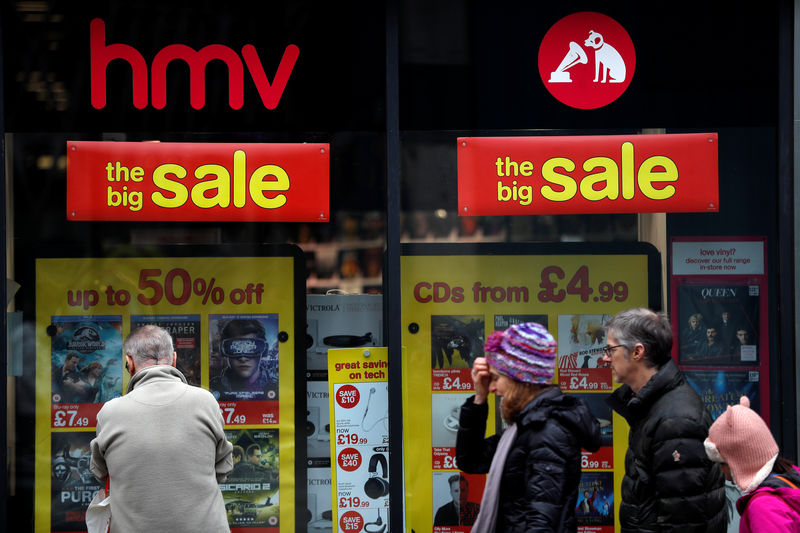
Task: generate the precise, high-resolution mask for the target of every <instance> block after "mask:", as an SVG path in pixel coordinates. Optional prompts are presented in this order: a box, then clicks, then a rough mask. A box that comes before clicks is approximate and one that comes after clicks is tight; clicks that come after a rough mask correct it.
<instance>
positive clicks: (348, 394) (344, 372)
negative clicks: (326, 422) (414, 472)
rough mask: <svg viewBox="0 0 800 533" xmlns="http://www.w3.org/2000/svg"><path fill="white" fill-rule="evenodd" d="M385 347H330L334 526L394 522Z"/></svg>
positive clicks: (376, 526)
mask: <svg viewBox="0 0 800 533" xmlns="http://www.w3.org/2000/svg"><path fill="white" fill-rule="evenodd" d="M388 368H389V362H388V350H387V349H386V348H345V349H340V350H328V383H329V385H328V387H329V393H328V398H329V399H330V400H329V401H330V413H331V422H332V424H331V435H333V438H332V439H331V488H332V491H333V502H334V504H333V528H334V530H335V531H339V532H342V533H358V532H360V531H376V532H377V531H383V530H384V529H385V528H386V526H387V524H388V523H389V510H390V508H389V482H390V480H389V386H388V385H389V382H388V377H389V376H388V374H389V372H388Z"/></svg>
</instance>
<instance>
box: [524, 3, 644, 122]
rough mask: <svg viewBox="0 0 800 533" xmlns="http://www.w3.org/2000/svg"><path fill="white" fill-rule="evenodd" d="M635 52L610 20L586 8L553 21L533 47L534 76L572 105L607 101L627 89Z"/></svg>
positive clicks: (593, 106) (585, 106)
mask: <svg viewBox="0 0 800 533" xmlns="http://www.w3.org/2000/svg"><path fill="white" fill-rule="evenodd" d="M635 68H636V52H635V51H634V48H633V41H631V38H630V36H629V35H628V32H627V31H625V28H623V27H622V26H621V25H620V24H619V23H618V22H617V21H616V20H614V19H612V18H611V17H608V16H606V15H603V14H601V13H595V12H592V11H581V12H580V13H573V14H571V15H567V16H566V17H564V18H562V19H561V20H559V21H558V22H556V23H555V24H554V25H553V26H552V27H551V28H550V29H549V30H548V31H547V33H546V34H545V36H544V39H542V44H541V45H540V46H539V75H540V76H541V77H542V82H543V83H544V86H545V87H546V88H547V90H548V91H550V94H552V95H553V96H554V97H555V98H556V99H557V100H558V101H560V102H561V103H563V104H566V105H568V106H570V107H575V108H578V109H597V108H598V107H603V106H605V105H608V104H610V103H611V102H613V101H614V100H616V99H617V98H619V97H620V96H621V95H622V93H624V92H625V90H626V89H627V88H628V85H629V84H630V82H631V78H633V71H634V69H635Z"/></svg>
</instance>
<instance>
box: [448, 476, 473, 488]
mask: <svg viewBox="0 0 800 533" xmlns="http://www.w3.org/2000/svg"><path fill="white" fill-rule="evenodd" d="M462 481H463V482H464V483H466V484H467V485H469V481H467V478H465V477H464V476H463V475H461V474H453V475H452V476H450V477H449V478H447V483H448V484H449V485H450V486H452V485H453V483H461V482H462Z"/></svg>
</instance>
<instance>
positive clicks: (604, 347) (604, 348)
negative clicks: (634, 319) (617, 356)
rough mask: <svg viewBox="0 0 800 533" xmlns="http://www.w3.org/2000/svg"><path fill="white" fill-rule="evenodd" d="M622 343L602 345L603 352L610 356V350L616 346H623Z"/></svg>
mask: <svg viewBox="0 0 800 533" xmlns="http://www.w3.org/2000/svg"><path fill="white" fill-rule="evenodd" d="M624 346H625V345H624V344H615V345H614V346H608V345H605V346H603V353H605V354H606V355H607V356H608V357H611V352H613V351H614V350H615V349H617V348H623V347H624Z"/></svg>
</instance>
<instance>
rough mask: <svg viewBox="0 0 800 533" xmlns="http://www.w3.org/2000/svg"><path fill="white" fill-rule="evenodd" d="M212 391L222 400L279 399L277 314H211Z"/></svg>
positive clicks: (210, 354) (210, 359)
mask: <svg viewBox="0 0 800 533" xmlns="http://www.w3.org/2000/svg"><path fill="white" fill-rule="evenodd" d="M208 323H209V367H210V369H209V370H210V372H209V373H210V383H209V390H210V391H211V393H212V394H213V395H214V397H215V398H216V399H217V400H220V401H246V400H277V399H278V315H275V314H265V315H209V320H208Z"/></svg>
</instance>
